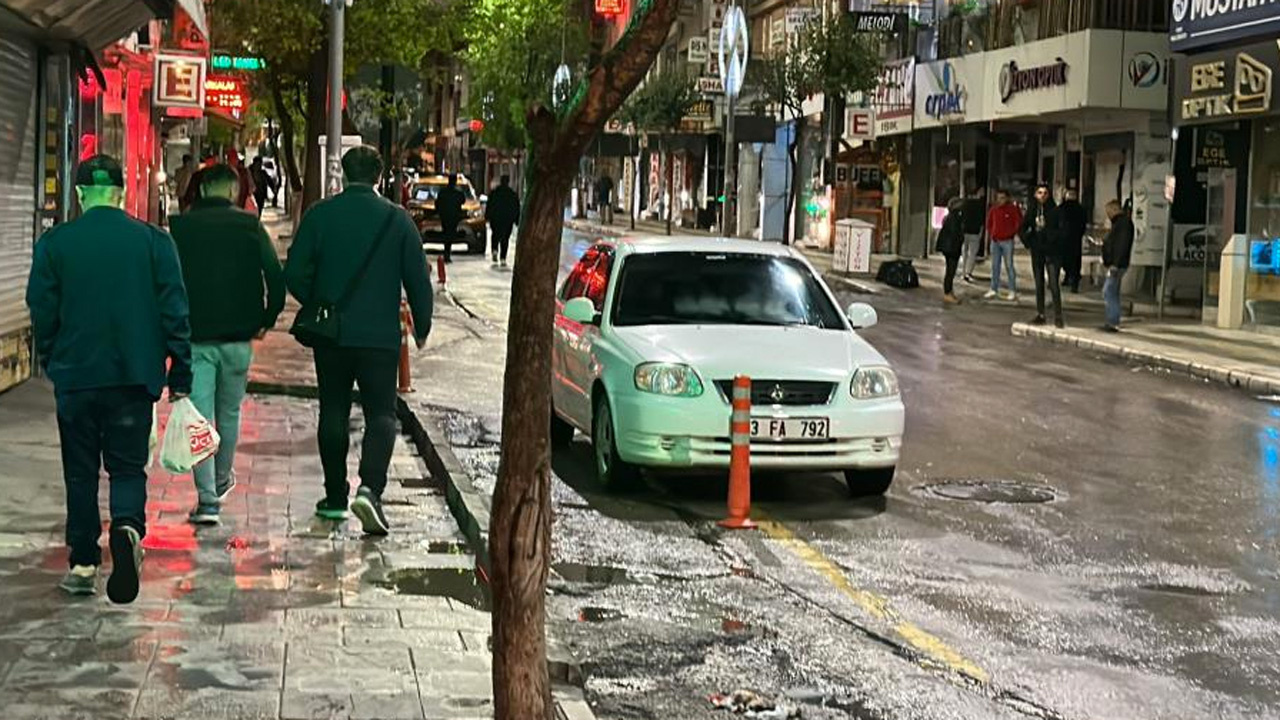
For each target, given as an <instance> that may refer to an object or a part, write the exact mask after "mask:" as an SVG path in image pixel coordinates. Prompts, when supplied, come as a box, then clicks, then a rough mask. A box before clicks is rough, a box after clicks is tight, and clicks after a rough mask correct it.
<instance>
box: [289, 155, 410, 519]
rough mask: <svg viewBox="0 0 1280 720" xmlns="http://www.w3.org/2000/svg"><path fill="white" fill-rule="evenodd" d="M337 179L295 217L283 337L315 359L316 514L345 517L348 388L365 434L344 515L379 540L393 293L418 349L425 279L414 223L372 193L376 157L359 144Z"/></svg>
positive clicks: (389, 413) (392, 426)
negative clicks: (335, 189) (404, 304)
mask: <svg viewBox="0 0 1280 720" xmlns="http://www.w3.org/2000/svg"><path fill="white" fill-rule="evenodd" d="M342 173H343V178H344V181H345V186H346V189H345V190H344V191H343V192H342V193H340V194H339V195H337V196H335V197H333V198H330V199H328V200H325V201H323V202H320V203H318V204H316V205H315V206H314V207H312V208H311V209H310V210H309V211H308V212H307V214H306V216H305V217H303V219H302V223H301V225H300V226H299V228H298V234H297V238H296V240H295V241H294V243H293V246H292V247H291V248H290V249H289V258H288V261H287V262H286V263H285V281H286V283H287V285H288V287H289V292H291V293H292V294H293V296H294V297H295V298H297V299H298V301H299V302H300V303H301V304H302V309H301V310H300V311H299V312H298V316H297V319H296V320H295V321H294V325H293V330H292V332H293V334H294V336H295V337H297V338H298V341H299V342H301V343H302V344H304V345H306V346H307V347H310V348H312V350H313V351H314V353H315V363H316V381H317V384H318V385H319V391H320V428H319V432H318V440H319V445H320V461H321V464H322V465H323V467H324V485H325V497H324V498H323V499H322V500H320V502H319V503H317V504H316V514H317V515H318V516H320V517H322V518H326V519H330V520H341V519H344V518H345V517H346V513H347V498H348V494H349V493H350V487H349V485H348V484H347V451H348V449H349V445H350V436H349V430H348V428H349V424H350V420H351V403H352V387H353V385H355V386H358V387H359V388H360V404H361V407H362V409H363V410H364V419H365V433H364V439H363V443H362V450H361V457H360V488H359V490H358V491H357V492H356V497H355V500H354V501H352V502H351V512H353V513H354V514H355V515H356V517H358V518H359V519H360V522H361V523H362V525H363V527H364V531H365V532H366V533H368V534H371V535H386V534H387V533H388V532H389V530H390V525H389V524H388V523H387V518H386V515H385V514H384V513H383V510H382V492H383V490H384V489H385V488H386V485H387V468H388V467H389V466H390V464H391V452H392V449H393V447H394V445H395V436H396V415H395V399H396V370H397V365H398V362H399V349H400V290H401V288H402V287H403V288H404V292H405V295H406V296H407V297H408V300H409V308H410V310H411V312H412V314H413V326H414V335H415V338H414V340H415V341H416V342H417V345H418V348H419V349H421V348H422V347H423V346H425V345H426V341H427V334H428V333H429V332H430V331H431V312H432V296H431V281H430V278H429V275H428V273H427V262H426V257H425V255H424V254H423V252H422V241H421V237H420V236H419V235H418V230H417V227H416V226H415V225H414V223H413V220H411V219H410V218H409V215H408V214H407V213H405V211H404V210H403V209H401V208H400V207H398V206H396V205H394V204H392V203H391V202H389V201H387V200H384V199H383V198H381V197H379V196H378V195H377V194H375V193H374V190H373V186H374V184H375V183H377V182H378V178H379V177H380V176H381V175H382V158H381V156H379V155H378V152H377V151H376V150H374V149H373V148H370V147H367V146H361V147H357V148H353V149H351V150H349V151H348V152H347V154H346V155H344V156H343V158H342Z"/></svg>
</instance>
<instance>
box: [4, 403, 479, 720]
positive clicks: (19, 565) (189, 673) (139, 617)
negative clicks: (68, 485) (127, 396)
mask: <svg viewBox="0 0 1280 720" xmlns="http://www.w3.org/2000/svg"><path fill="white" fill-rule="evenodd" d="M243 416H244V428H243V431H242V443H241V445H240V452H239V455H238V458H237V476H238V480H239V484H238V486H237V488H236V490H235V491H233V492H232V494H231V495H230V496H229V497H228V498H227V499H226V500H225V501H224V504H223V516H222V525H221V526H219V527H211V528H199V529H197V528H194V527H193V526H191V525H189V524H188V523H187V522H186V514H187V511H188V510H189V509H190V508H191V507H192V506H193V505H194V503H195V493H194V488H193V486H192V482H191V480H190V478H189V477H171V476H169V475H167V474H166V473H164V472H162V471H155V472H153V473H151V477H150V481H149V485H148V490H149V493H150V500H151V502H150V505H149V517H148V524H149V532H148V534H147V537H146V539H145V541H144V543H143V546H144V547H145V548H146V551H147V556H146V561H145V564H144V566H143V582H142V589H141V593H140V596H139V598H138V600H137V602H136V603H134V604H133V605H129V606H113V605H111V604H110V603H108V602H107V600H106V599H105V598H104V597H101V596H100V597H95V598H86V599H69V598H66V597H64V596H63V595H62V594H60V592H59V591H58V590H57V589H56V583H57V581H58V579H59V578H60V576H61V573H62V572H63V571H64V570H65V558H66V554H65V550H64V549H63V547H62V543H61V538H60V537H59V536H60V531H59V530H57V528H58V526H59V525H60V523H61V517H60V516H61V505H60V503H61V496H60V494H59V493H58V492H56V490H57V489H58V488H60V484H61V481H60V479H59V476H58V466H57V464H56V460H54V459H53V458H52V457H50V458H49V459H50V460H51V461H52V462H50V463H47V464H46V466H45V467H46V469H45V470H43V471H41V472H42V474H41V476H40V477H41V478H42V479H41V482H45V483H46V484H47V486H48V488H50V489H51V490H54V492H50V491H49V490H46V491H45V494H47V495H48V496H49V497H47V498H42V499H41V500H39V502H40V503H43V504H36V503H33V504H31V505H29V512H28V513H27V514H24V515H14V516H13V522H12V523H9V527H10V528H11V530H12V532H6V533H4V534H0V706H3V708H4V710H3V711H2V712H0V716H3V718H4V720H33V719H35V718H58V719H59V720H62V719H64V718H94V719H95V720H97V719H99V718H191V719H195V718H199V719H200V720H210V719H212V718H236V719H238V720H239V719H245V718H273V719H274V718H313V717H322V718H345V717H363V718H418V719H422V718H425V717H432V718H434V717H441V716H445V715H448V716H450V717H453V716H455V715H458V714H461V712H462V709H465V710H466V712H468V713H472V714H480V715H483V714H485V712H486V708H488V707H490V706H491V699H490V692H489V674H488V673H489V670H488V668H489V657H488V649H487V643H488V635H489V623H490V620H489V615H488V613H487V612H485V611H484V610H485V608H487V606H488V603H487V599H486V597H485V589H484V587H483V586H481V585H480V583H479V581H478V580H477V578H476V573H475V571H474V559H473V558H472V556H471V555H470V554H469V552H468V551H467V549H466V545H465V542H464V539H463V538H462V536H461V535H460V534H459V533H458V531H457V527H456V523H455V522H454V520H453V518H452V516H451V515H450V514H449V512H448V509H447V508H446V506H445V502H444V497H443V495H442V494H441V493H440V492H439V490H438V488H439V487H440V486H439V483H438V481H437V480H434V479H431V478H429V477H427V472H426V469H425V466H424V465H423V464H422V463H421V462H420V461H419V460H418V459H417V458H415V457H414V455H413V454H411V452H410V450H409V446H408V445H407V444H406V443H405V442H404V441H403V440H399V441H398V442H397V447H396V452H395V457H394V460H393V463H392V468H391V472H390V478H391V480H390V483H389V486H388V489H387V493H386V499H387V501H388V502H387V503H386V513H387V515H388V517H389V519H390V521H391V523H392V525H393V531H392V534H391V536H390V537H388V538H385V539H381V540H373V539H369V538H366V537H363V536H362V535H361V533H360V532H359V531H358V529H357V528H356V527H355V526H353V525H352V524H351V523H334V522H329V521H323V520H319V519H317V518H315V517H313V514H312V511H313V507H314V503H315V501H316V499H317V498H318V497H320V495H321V493H322V480H321V477H322V475H321V472H320V463H319V460H318V458H317V457H316V454H315V451H314V448H315V418H316V406H315V404H314V403H312V402H310V401H306V400H297V399H286V398H275V397H260V396H254V397H250V398H249V399H248V400H247V401H246V403H245V406H244V413H243ZM356 427H358V424H357V425H356ZM53 447H54V448H56V444H55V445H53ZM358 447H359V444H358V443H353V457H352V458H351V461H350V462H351V468H352V473H351V476H352V478H355V477H356V474H355V467H356V464H357V463H358V461H359V458H358ZM5 457H7V456H5ZM6 465H7V467H6V469H8V467H10V465H8V463H6ZM103 501H104V503H105V501H106V493H105V492H104V493H103ZM6 512H7V511H6ZM105 516H107V515H106V513H105V512H104V517H105ZM37 521H38V522H37ZM37 528H43V529H37ZM109 571H110V568H109V567H108V568H105V572H109ZM387 588H391V589H390V590H388V589H387ZM444 678H451V679H456V680H457V683H456V684H455V683H452V682H447V681H444V680H443V679H444ZM424 708H430V709H429V710H425V709H424ZM455 711H458V712H456V713H455ZM426 713H433V714H426Z"/></svg>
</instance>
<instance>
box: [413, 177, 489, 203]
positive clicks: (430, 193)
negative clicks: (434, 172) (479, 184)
mask: <svg viewBox="0 0 1280 720" xmlns="http://www.w3.org/2000/svg"><path fill="white" fill-rule="evenodd" d="M443 188H444V183H443V182H424V183H418V184H416V185H414V186H413V199H414V200H416V201H418V202H435V199H436V197H437V196H438V195H439V194H440V190H441V189H443ZM458 189H459V190H461V191H462V196H463V197H464V198H466V199H467V200H468V201H471V200H475V199H476V191H475V190H473V189H471V183H469V182H467V181H466V180H462V179H459V180H458Z"/></svg>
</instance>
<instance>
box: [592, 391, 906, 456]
mask: <svg viewBox="0 0 1280 720" xmlns="http://www.w3.org/2000/svg"><path fill="white" fill-rule="evenodd" d="M841 390H843V391H844V392H846V393H847V389H844V388H841ZM611 400H612V404H613V413H614V426H615V427H616V428H617V433H616V436H617V438H616V442H617V446H618V454H619V456H621V458H622V459H623V460H625V461H627V462H629V463H633V464H636V465H642V466H645V467H651V468H671V469H680V468H687V469H703V468H710V469H715V468H727V467H729V456H730V452H731V450H732V446H731V444H730V442H729V415H730V409H729V405H728V403H726V402H725V401H724V400H723V399H722V398H721V397H720V396H719V395H718V394H717V393H715V392H714V391H712V392H710V393H705V394H704V395H703V396H702V397H698V398H671V397H663V396H659V395H651V394H647V393H640V392H638V391H637V392H634V393H627V394H625V395H624V396H622V397H618V398H611ZM905 414H906V412H905V409H904V407H903V404H902V400H901V398H886V399H881V400H860V401H859V400H853V399H852V398H849V397H847V396H846V397H845V398H837V399H835V400H833V402H831V403H830V404H828V405H816V406H788V407H768V408H756V409H754V410H753V411H752V417H753V418H759V419H763V418H830V420H831V438H830V439H828V440H818V441H791V442H771V441H768V440H761V439H756V440H753V441H752V442H751V467H753V468H760V469H768V470H821V471H826V470H856V469H872V468H887V467H892V466H894V465H897V463H898V458H899V456H900V453H901V450H902V435H903V429H904V426H905Z"/></svg>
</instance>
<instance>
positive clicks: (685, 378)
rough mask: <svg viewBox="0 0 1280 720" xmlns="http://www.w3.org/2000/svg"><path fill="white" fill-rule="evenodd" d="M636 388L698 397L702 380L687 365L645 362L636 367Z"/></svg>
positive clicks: (662, 393) (664, 393) (658, 393)
mask: <svg viewBox="0 0 1280 720" xmlns="http://www.w3.org/2000/svg"><path fill="white" fill-rule="evenodd" d="M636 389H637V390H640V391H643V392H650V393H655V394H657V395H672V396H675V397H698V396H699V395H701V394H702V380H701V379H700V378H699V377H698V373H696V372H694V370H693V368H691V367H689V366H688V365H678V364H675V363H645V364H643V365H640V366H639V367H637V368H636Z"/></svg>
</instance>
